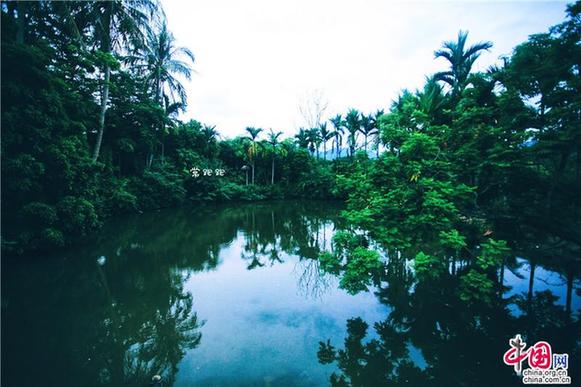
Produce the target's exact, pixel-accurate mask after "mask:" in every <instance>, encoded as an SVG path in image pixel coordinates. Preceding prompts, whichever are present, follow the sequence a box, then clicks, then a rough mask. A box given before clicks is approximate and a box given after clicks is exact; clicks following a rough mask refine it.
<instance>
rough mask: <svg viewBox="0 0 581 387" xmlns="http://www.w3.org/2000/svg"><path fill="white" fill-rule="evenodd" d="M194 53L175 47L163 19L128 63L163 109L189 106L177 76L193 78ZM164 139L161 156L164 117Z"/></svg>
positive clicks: (160, 127)
mask: <svg viewBox="0 0 581 387" xmlns="http://www.w3.org/2000/svg"><path fill="white" fill-rule="evenodd" d="M194 60H195V59H194V54H192V52H191V51H190V50H189V49H187V48H185V47H176V46H175V38H174V36H173V34H172V33H171V32H169V31H168V29H167V24H166V23H165V21H164V22H162V24H161V27H160V29H159V31H154V30H151V29H150V30H148V31H147V34H146V39H145V44H144V45H143V46H142V47H141V48H140V49H139V50H138V51H137V52H136V53H135V54H134V55H131V56H129V59H128V62H129V63H130V64H132V65H134V66H135V68H136V69H137V70H138V71H141V72H143V73H144V75H145V82H146V85H147V86H148V88H149V89H150V90H151V91H152V92H153V95H154V97H155V101H156V102H157V103H158V104H159V105H160V106H162V107H163V108H164V109H166V108H167V105H168V104H170V103H181V104H182V105H184V106H185V105H186V91H185V88H184V86H183V85H182V84H181V83H180V81H179V80H178V79H177V78H176V75H181V76H183V77H184V78H186V79H187V80H189V79H191V76H192V71H193V70H192V67H191V65H192V64H193V63H194ZM157 131H158V133H159V136H160V142H161V157H162V160H163V154H164V133H165V126H164V123H163V120H161V122H160V123H159V128H158V129H157Z"/></svg>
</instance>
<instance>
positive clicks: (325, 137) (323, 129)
mask: <svg viewBox="0 0 581 387" xmlns="http://www.w3.org/2000/svg"><path fill="white" fill-rule="evenodd" d="M319 138H320V139H321V142H322V143H323V154H324V155H325V156H324V157H325V160H326V159H327V141H329V140H330V139H331V138H333V133H332V132H331V131H330V130H328V129H327V123H326V122H323V123H321V124H319Z"/></svg>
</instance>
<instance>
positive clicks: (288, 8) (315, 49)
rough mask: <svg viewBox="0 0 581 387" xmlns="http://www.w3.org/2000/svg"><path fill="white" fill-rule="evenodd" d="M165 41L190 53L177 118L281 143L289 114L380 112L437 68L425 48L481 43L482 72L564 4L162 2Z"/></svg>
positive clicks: (299, 120)
mask: <svg viewBox="0 0 581 387" xmlns="http://www.w3.org/2000/svg"><path fill="white" fill-rule="evenodd" d="M162 4H163V7H164V10H165V13H166V15H167V19H168V24H169V28H170V30H171V31H172V32H173V33H174V35H175V37H176V40H177V44H178V45H179V46H185V47H188V48H190V49H191V50H192V51H193V52H194V55H195V56H196V63H195V65H194V68H195V70H196V72H197V73H196V74H195V75H194V76H193V78H192V80H191V81H190V82H187V81H185V82H184V84H185V86H186V90H187V92H188V109H187V112H186V113H185V114H184V115H183V116H182V117H181V118H182V119H190V118H194V119H196V120H198V121H201V122H203V123H206V124H211V125H216V128H217V129H218V131H219V132H220V133H221V135H222V136H223V137H235V136H237V135H239V134H242V133H243V131H244V128H245V127H247V126H254V127H261V128H264V129H269V128H272V129H274V130H276V131H283V133H284V134H285V135H286V136H292V135H294V134H295V133H296V132H297V131H298V128H299V127H301V126H305V125H306V123H305V122H304V119H303V116H302V114H301V113H300V111H299V107H300V106H305V105H306V104H307V101H308V100H310V99H312V96H314V95H319V96H322V99H323V100H326V101H327V102H328V107H327V110H326V113H325V117H331V116H333V115H335V114H336V113H345V112H346V111H347V110H348V108H350V107H353V108H356V109H359V110H360V111H363V112H365V113H371V112H374V111H376V110H377V109H385V110H388V109H389V106H390V104H391V102H392V101H393V100H394V99H395V98H396V97H397V96H398V94H399V93H400V92H401V90H403V89H405V88H407V89H411V90H415V89H417V88H421V87H422V86H423V84H424V81H425V77H426V75H430V74H433V73H435V72H437V71H441V70H445V69H446V67H447V64H446V62H445V60H444V59H441V58H440V59H438V60H434V51H435V50H436V49H438V48H439V47H440V46H441V44H442V42H443V41H445V40H455V39H456V37H457V34H458V31H459V30H461V29H462V30H468V31H469V36H468V43H469V44H471V43H475V42H478V41H486V40H489V41H492V42H493V44H494V47H493V48H492V50H490V52H487V53H484V54H483V55H482V56H481V58H480V59H479V60H478V61H477V62H476V65H475V70H485V69H486V68H488V67H489V66H490V65H492V64H494V63H498V62H499V57H500V56H502V55H508V54H510V53H511V51H512V49H513V48H514V47H515V46H516V45H518V44H519V43H521V42H523V41H525V40H526V39H527V37H528V36H529V35H530V34H535V33H540V32H546V31H547V30H548V28H549V27H550V26H551V25H554V24H557V23H560V22H561V21H563V20H564V18H565V8H566V5H567V2H561V1H550V2H539V1H512V2H503V1H487V2H474V1H462V2H444V1H422V2H409V1H406V2H404V1H386V0H365V1H354V0H349V1H348V0H292V1H272V0H245V1H236V0H188V1H183V0H162Z"/></svg>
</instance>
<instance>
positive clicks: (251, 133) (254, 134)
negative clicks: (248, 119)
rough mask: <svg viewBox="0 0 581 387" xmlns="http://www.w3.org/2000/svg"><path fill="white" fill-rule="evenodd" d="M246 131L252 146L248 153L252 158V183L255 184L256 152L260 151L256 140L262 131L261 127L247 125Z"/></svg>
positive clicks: (249, 157)
mask: <svg viewBox="0 0 581 387" xmlns="http://www.w3.org/2000/svg"><path fill="white" fill-rule="evenodd" d="M246 132H248V137H246V138H248V139H249V140H250V146H249V147H248V149H247V151H246V152H247V155H248V159H249V160H250V165H251V167H252V184H254V166H255V158H256V154H257V153H258V143H257V142H256V139H257V138H258V135H259V134H260V132H262V129H261V128H253V127H247V128H246Z"/></svg>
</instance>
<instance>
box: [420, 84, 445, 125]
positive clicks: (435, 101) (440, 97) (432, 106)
mask: <svg viewBox="0 0 581 387" xmlns="http://www.w3.org/2000/svg"><path fill="white" fill-rule="evenodd" d="M417 96H418V100H419V106H420V110H422V111H423V112H424V113H425V114H426V115H427V116H428V117H431V118H434V117H437V116H438V115H439V114H440V112H441V111H442V109H443V108H444V105H445V104H446V97H445V96H444V94H443V93H442V86H440V85H439V84H438V82H437V80H436V79H435V77H431V78H428V79H427V80H426V84H425V86H424V90H423V91H421V92H418V93H417Z"/></svg>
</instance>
